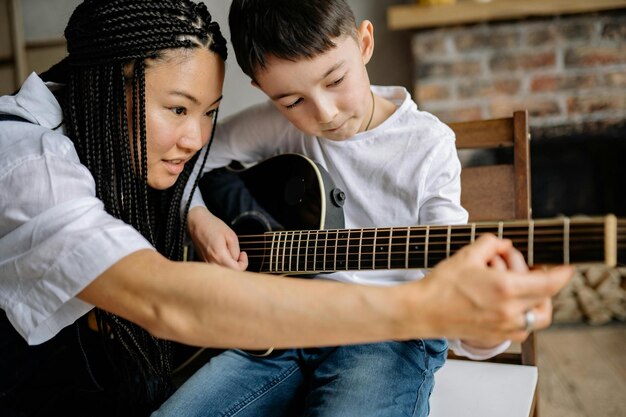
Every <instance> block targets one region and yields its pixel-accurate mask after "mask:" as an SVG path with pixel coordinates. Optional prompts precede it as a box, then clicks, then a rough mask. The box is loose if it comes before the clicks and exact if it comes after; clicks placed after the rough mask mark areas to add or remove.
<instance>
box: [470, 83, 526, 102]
mask: <svg viewBox="0 0 626 417" xmlns="http://www.w3.org/2000/svg"><path fill="white" fill-rule="evenodd" d="M520 85H521V82H520V81H519V80H515V79H507V80H495V81H492V80H479V81H470V82H465V83H462V84H460V85H459V89H458V91H459V96H460V97H461V98H471V97H486V96H497V95H512V94H517V93H518V92H519V89H520Z"/></svg>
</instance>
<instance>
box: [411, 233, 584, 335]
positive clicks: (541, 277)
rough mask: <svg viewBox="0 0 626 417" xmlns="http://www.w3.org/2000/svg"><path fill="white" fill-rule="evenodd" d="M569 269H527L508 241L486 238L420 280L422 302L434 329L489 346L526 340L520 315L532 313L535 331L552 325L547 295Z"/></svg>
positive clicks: (566, 278) (561, 282)
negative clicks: (424, 303)
mask: <svg viewBox="0 0 626 417" xmlns="http://www.w3.org/2000/svg"><path fill="white" fill-rule="evenodd" d="M572 274H573V268H572V267H570V266H560V267H555V268H552V269H550V270H537V271H528V269H527V267H526V263H525V261H524V259H523V257H522V255H521V254H520V253H519V252H518V251H516V250H515V249H513V246H512V244H511V242H510V241H509V240H502V239H498V238H496V237H495V236H493V235H485V236H482V237H481V238H479V239H478V240H477V241H476V242H475V243H474V244H472V245H469V246H467V247H465V248H463V249H462V250H460V251H459V252H458V253H457V254H455V255H454V256H452V257H451V258H449V259H447V260H445V261H443V262H441V263H440V264H439V265H438V266H437V267H436V268H435V269H434V270H433V271H432V272H431V273H430V274H428V275H427V276H426V278H424V279H423V280H422V284H424V287H425V293H424V294H421V295H422V296H420V299H421V301H422V302H426V303H435V304H434V305H429V306H425V307H426V311H427V314H429V315H430V317H431V321H432V326H433V329H435V331H436V332H438V333H439V334H441V335H445V336H447V337H453V336H456V337H458V338H460V339H462V340H466V341H468V342H469V343H470V344H473V345H474V344H475V345H476V347H490V346H494V345H497V344H499V343H500V342H501V341H504V340H507V339H510V340H516V341H523V340H524V339H526V337H527V336H528V332H527V331H526V330H525V329H524V328H525V319H524V314H525V312H526V311H528V310H532V311H533V312H534V314H535V323H534V328H535V329H541V328H545V327H547V326H549V325H550V323H551V321H552V304H551V297H552V296H554V295H555V294H556V293H557V292H558V291H559V290H560V289H561V288H563V287H564V286H565V285H566V284H567V282H568V281H569V280H570V278H571V277H572Z"/></svg>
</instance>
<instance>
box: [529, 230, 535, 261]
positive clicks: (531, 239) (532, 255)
mask: <svg viewBox="0 0 626 417" xmlns="http://www.w3.org/2000/svg"><path fill="white" fill-rule="evenodd" d="M534 265H535V222H534V221H533V220H530V221H529V222H528V266H530V267H533V266H534Z"/></svg>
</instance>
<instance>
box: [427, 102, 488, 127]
mask: <svg viewBox="0 0 626 417" xmlns="http://www.w3.org/2000/svg"><path fill="white" fill-rule="evenodd" d="M428 111H429V112H431V113H432V114H434V115H435V116H437V117H438V118H439V119H440V120H441V121H442V122H444V123H453V122H468V121H471V120H481V119H483V118H484V117H483V114H482V110H481V108H480V106H469V107H462V106H461V107H456V108H453V109H445V110H444V109H439V110H437V109H429V110H428Z"/></svg>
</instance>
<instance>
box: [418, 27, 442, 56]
mask: <svg viewBox="0 0 626 417" xmlns="http://www.w3.org/2000/svg"><path fill="white" fill-rule="evenodd" d="M440 33H441V35H440V36H434V35H433V36H428V35H423V34H421V33H418V34H416V35H414V36H413V38H412V41H411V45H412V48H413V56H416V57H418V59H422V57H424V58H426V57H428V56H430V55H433V54H438V55H442V54H445V53H446V52H447V48H446V39H447V37H446V36H445V35H444V33H443V32H440Z"/></svg>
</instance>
